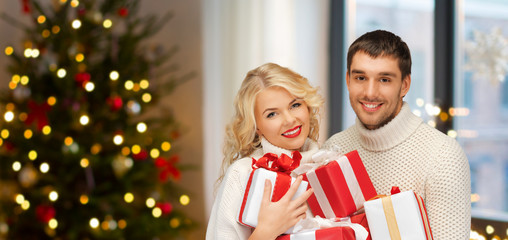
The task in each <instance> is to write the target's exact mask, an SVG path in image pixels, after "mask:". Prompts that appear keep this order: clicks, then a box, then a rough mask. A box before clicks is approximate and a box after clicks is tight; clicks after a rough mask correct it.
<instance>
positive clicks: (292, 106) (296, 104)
mask: <svg viewBox="0 0 508 240" xmlns="http://www.w3.org/2000/svg"><path fill="white" fill-rule="evenodd" d="M299 106H302V104H301V103H294V104H293V105H291V108H297V107H299Z"/></svg>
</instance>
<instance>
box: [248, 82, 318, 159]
mask: <svg viewBox="0 0 508 240" xmlns="http://www.w3.org/2000/svg"><path fill="white" fill-rule="evenodd" d="M254 116H255V118H256V125H257V130H256V131H257V133H258V135H260V136H263V137H264V138H265V139H266V140H268V141H269V142H270V143H271V144H273V145H275V146H277V147H280V148H284V149H288V150H300V148H301V147H302V146H303V144H304V143H305V140H306V139H307V137H308V136H309V132H310V116H309V108H308V107H307V104H306V103H305V101H303V99H299V98H296V97H295V96H293V95H291V94H290V93H289V92H288V91H287V90H286V89H284V88H281V87H269V88H265V89H264V90H262V91H261V92H260V93H259V94H258V95H257V97H256V102H255V107H254Z"/></svg>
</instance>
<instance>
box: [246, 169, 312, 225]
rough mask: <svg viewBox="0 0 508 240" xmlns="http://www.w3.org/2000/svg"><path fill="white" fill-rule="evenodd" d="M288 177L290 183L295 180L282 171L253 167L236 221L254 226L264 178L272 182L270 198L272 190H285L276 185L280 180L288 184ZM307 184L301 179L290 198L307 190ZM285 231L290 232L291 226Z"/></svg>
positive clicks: (282, 193) (281, 193) (256, 221)
mask: <svg viewBox="0 0 508 240" xmlns="http://www.w3.org/2000/svg"><path fill="white" fill-rule="evenodd" d="M284 178H288V179H284ZM289 178H290V179H291V184H293V183H294V181H295V180H296V178H293V177H291V176H289V175H287V174H284V173H280V172H273V171H269V170H266V169H264V168H258V169H255V170H254V171H253V172H252V173H251V176H250V177H249V180H248V182H247V186H246V189H245V193H244V198H243V202H242V205H241V207H240V210H239V211H238V215H237V218H236V219H237V221H238V222H239V223H241V224H243V225H245V226H249V227H253V228H254V227H256V226H257V223H258V213H259V208H260V206H261V200H262V199H263V192H264V187H265V179H268V180H270V182H271V183H272V192H271V194H270V199H272V196H273V194H274V191H283V189H286V191H287V188H285V187H281V188H279V187H278V186H280V184H281V182H284V181H287V183H288V184H289V181H288V180H289ZM282 184H284V183H282ZM288 186H289V185H288ZM307 186H308V183H307V182H306V181H302V183H301V184H300V186H299V187H298V190H297V191H296V193H295V195H294V196H293V198H292V199H295V198H297V197H298V196H300V195H302V194H303V193H304V192H305V191H306V190H307ZM278 189H279V190H278ZM278 194H279V195H284V194H285V192H279V193H278ZM285 233H287V234H288V233H292V228H291V229H289V230H288V231H286V232H285Z"/></svg>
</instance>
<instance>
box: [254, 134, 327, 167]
mask: <svg viewBox="0 0 508 240" xmlns="http://www.w3.org/2000/svg"><path fill="white" fill-rule="evenodd" d="M261 145H262V146H263V148H262V153H261V151H256V152H257V153H258V154H259V155H261V156H262V155H264V154H265V153H275V154H277V155H279V156H280V155H281V154H282V153H284V154H286V155H288V156H292V155H293V151H291V150H287V149H284V148H280V147H277V146H275V145H273V144H271V143H270V142H268V140H266V139H265V138H264V137H261ZM318 149H319V146H318V144H317V142H315V141H314V140H312V139H309V138H307V140H305V143H304V144H303V146H302V151H300V154H301V155H302V160H301V163H305V162H309V161H310V160H311V157H312V155H313V154H314V153H315V152H316V151H317V150H318ZM258 154H256V155H258Z"/></svg>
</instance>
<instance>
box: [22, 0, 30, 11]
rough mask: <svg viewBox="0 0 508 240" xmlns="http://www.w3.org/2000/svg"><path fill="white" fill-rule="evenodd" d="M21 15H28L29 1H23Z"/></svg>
mask: <svg viewBox="0 0 508 240" xmlns="http://www.w3.org/2000/svg"><path fill="white" fill-rule="evenodd" d="M22 4H23V13H24V14H29V13H30V12H31V11H32V9H31V7H30V0H23V3H22Z"/></svg>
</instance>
